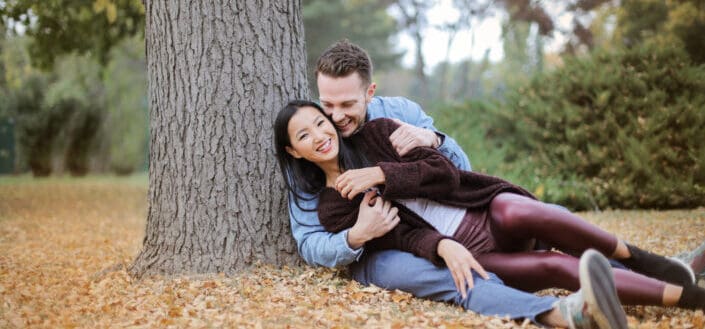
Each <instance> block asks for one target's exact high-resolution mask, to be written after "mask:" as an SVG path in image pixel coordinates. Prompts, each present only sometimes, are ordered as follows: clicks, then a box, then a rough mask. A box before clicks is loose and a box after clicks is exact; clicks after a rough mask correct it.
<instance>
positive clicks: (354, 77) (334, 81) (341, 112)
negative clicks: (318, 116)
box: [316, 72, 376, 137]
mask: <svg viewBox="0 0 705 329" xmlns="http://www.w3.org/2000/svg"><path fill="white" fill-rule="evenodd" d="M316 82H317V83H318V94H319V95H318V97H319V100H320V102H321V106H323V110H324V111H325V112H326V114H327V115H328V116H330V117H331V119H332V120H333V123H334V124H335V126H336V128H338V131H339V132H340V135H341V136H343V137H350V136H351V135H352V134H354V133H355V132H356V131H357V130H358V129H359V128H360V126H361V125H362V124H363V123H364V122H365V116H366V114H367V103H369V102H370V100H372V96H374V94H375V88H376V85H375V84H374V83H371V84H370V85H369V86H365V85H364V84H363V82H362V79H361V78H360V75H359V74H358V73H357V72H353V73H352V74H350V75H348V76H346V77H342V78H335V77H331V76H328V75H325V74H318V78H317V81H316Z"/></svg>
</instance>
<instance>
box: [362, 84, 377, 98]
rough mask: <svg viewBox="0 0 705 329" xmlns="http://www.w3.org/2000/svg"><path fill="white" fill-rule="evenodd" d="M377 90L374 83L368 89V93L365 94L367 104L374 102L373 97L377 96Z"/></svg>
mask: <svg viewBox="0 0 705 329" xmlns="http://www.w3.org/2000/svg"><path fill="white" fill-rule="evenodd" d="M376 90H377V84H376V83H374V82H372V83H370V85H369V86H368V87H367V92H366V93H365V100H366V101H367V103H369V102H371V101H372V97H374V95H375V91H376Z"/></svg>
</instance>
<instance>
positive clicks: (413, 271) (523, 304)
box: [350, 250, 557, 323]
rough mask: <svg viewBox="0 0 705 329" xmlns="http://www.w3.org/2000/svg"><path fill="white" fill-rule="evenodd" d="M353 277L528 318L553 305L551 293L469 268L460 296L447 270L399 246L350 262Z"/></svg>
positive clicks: (491, 312) (480, 309)
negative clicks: (469, 281) (468, 282)
mask: <svg viewBox="0 0 705 329" xmlns="http://www.w3.org/2000/svg"><path fill="white" fill-rule="evenodd" d="M350 269H351V272H352V276H353V279H355V281H358V282H360V283H361V284H363V285H369V284H374V285H376V286H378V287H381V288H385V289H390V290H394V289H399V290H401V291H406V292H408V293H411V294H412V295H414V296H416V297H420V298H427V299H431V300H434V301H439V302H448V303H453V304H455V305H459V306H462V307H463V308H464V309H466V310H471V311H473V312H476V313H479V314H482V315H496V316H501V317H504V316H506V317H509V318H511V319H524V318H526V319H530V320H532V321H533V322H534V323H537V321H536V317H537V316H538V315H540V314H542V313H544V312H546V311H550V310H551V309H552V308H553V303H555V301H556V300H557V298H555V297H550V296H547V297H539V296H536V295H534V294H530V293H526V292H523V291H519V290H516V289H514V288H511V287H508V286H505V285H504V283H502V280H500V279H499V278H498V277H497V276H495V275H494V274H491V273H490V279H489V280H484V279H482V278H481V277H480V276H478V275H477V274H476V273H474V272H473V274H475V275H474V277H473V279H474V283H475V287H474V288H473V289H472V290H471V291H470V292H469V293H468V297H467V298H466V299H463V298H462V296H461V295H460V292H458V291H457V290H456V288H455V283H454V281H453V277H452V275H451V274H450V271H449V270H448V268H446V267H437V266H435V265H433V264H432V263H431V262H430V261H428V260H426V259H423V258H420V257H416V256H414V255H413V254H411V253H407V252H402V251H399V250H384V251H377V252H373V253H365V254H364V255H363V257H362V258H361V259H360V261H358V262H355V263H353V264H351V265H350Z"/></svg>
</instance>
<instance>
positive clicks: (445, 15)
mask: <svg viewBox="0 0 705 329" xmlns="http://www.w3.org/2000/svg"><path fill="white" fill-rule="evenodd" d="M563 6H564V4H560V3H553V2H549V3H548V5H546V7H545V8H546V10H547V11H548V12H549V14H552V15H555V16H554V17H556V18H557V19H556V20H555V23H556V24H557V26H558V27H562V28H565V27H568V26H569V25H570V23H571V20H572V16H570V14H565V13H563V14H561V12H563V8H562V7H563ZM390 14H391V15H392V16H394V17H397V15H398V14H397V13H396V12H395V11H394V9H393V8H391V9H390ZM458 15H459V13H458V11H457V10H456V9H455V8H453V6H452V0H440V1H439V4H438V5H437V6H435V7H434V8H432V9H431V10H430V11H429V13H428V20H429V25H430V26H436V25H440V24H442V23H444V22H447V21H452V20H454V19H456V18H457V17H458ZM504 19H506V17H505V14H504V13H503V12H501V11H498V13H497V14H496V15H495V16H492V17H487V18H485V19H484V20H483V21H477V20H475V21H473V26H472V28H471V29H470V30H469V31H462V32H460V33H458V35H457V36H456V37H455V40H454V42H453V45H452V48H451V51H450V54H449V59H450V61H451V62H458V61H461V60H463V59H465V58H467V57H468V55H469V54H470V56H471V57H472V58H473V59H475V60H480V59H482V57H483V56H484V54H485V51H486V50H487V49H489V51H490V53H489V59H490V60H491V61H494V62H496V61H500V60H502V58H503V57H504V50H503V49H502V21H503V20H504ZM398 38H399V42H398V47H399V50H405V51H406V54H405V56H404V57H403V58H402V65H404V66H407V67H412V66H413V65H414V41H413V40H412V38H411V36H410V35H409V34H408V33H401V34H400V35H399V37H398ZM473 38H474V40H473ZM564 40H565V37H564V36H563V35H561V34H559V33H557V32H556V33H554V34H553V35H552V36H551V37H550V38H548V39H546V40H545V43H544V46H545V47H546V51H547V52H551V51H556V50H558V48H559V47H560V45H561V44H562V43H563V41H564ZM447 43H448V34H447V33H446V32H443V31H440V30H438V29H436V28H428V29H426V30H425V31H424V45H423V54H424V59H425V60H426V69H427V70H430V69H431V68H433V66H435V65H436V64H438V63H440V62H442V61H443V60H444V59H445V57H446V47H447Z"/></svg>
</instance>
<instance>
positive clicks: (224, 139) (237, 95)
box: [130, 0, 308, 277]
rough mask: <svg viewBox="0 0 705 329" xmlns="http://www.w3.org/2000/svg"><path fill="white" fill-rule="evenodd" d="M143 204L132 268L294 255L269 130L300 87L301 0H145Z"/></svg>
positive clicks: (203, 266) (213, 265)
mask: <svg viewBox="0 0 705 329" xmlns="http://www.w3.org/2000/svg"><path fill="white" fill-rule="evenodd" d="M145 9H146V27H145V29H146V30H145V31H146V32H145V39H146V52H147V70H148V76H149V98H150V131H151V136H150V139H151V141H150V143H151V144H150V155H149V160H150V166H149V209H148V215H147V216H148V217H147V227H146V232H145V238H144V245H143V247H142V251H141V252H140V253H139V255H138V256H137V259H136V260H135V261H134V264H133V265H132V266H131V268H130V272H131V273H132V274H133V275H135V276H137V277H141V276H143V275H151V274H181V273H186V274H188V273H207V272H225V273H232V272H235V271H238V270H240V269H243V268H245V267H247V266H248V265H251V264H253V263H254V262H256V261H262V262H266V263H273V264H277V265H284V264H289V265H291V264H296V263H299V257H298V255H297V254H296V244H295V243H294V240H293V238H292V236H291V231H290V227H289V220H288V215H287V208H286V196H285V193H284V188H283V186H284V185H283V182H282V180H281V178H280V176H281V175H280V174H279V173H278V168H277V163H276V160H275V158H274V150H273V142H272V136H273V134H272V122H273V121H274V116H275V115H276V113H277V111H278V110H279V109H280V108H281V107H282V106H283V105H284V104H285V103H286V101H288V100H289V99H293V98H306V97H307V95H308V88H307V82H306V53H305V45H304V31H303V22H302V19H301V2H300V0H271V1H267V0H260V1H255V0H246V1H245V0H237V1H234V0H230V1H228V0H213V1H204V2H202V1H166V0H146V1H145Z"/></svg>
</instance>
